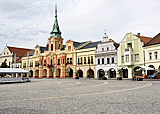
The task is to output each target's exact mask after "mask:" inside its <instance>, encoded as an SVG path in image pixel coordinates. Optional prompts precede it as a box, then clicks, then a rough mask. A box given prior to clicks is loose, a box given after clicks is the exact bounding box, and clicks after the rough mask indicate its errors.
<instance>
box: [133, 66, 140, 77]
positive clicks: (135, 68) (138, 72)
mask: <svg viewBox="0 0 160 114" xmlns="http://www.w3.org/2000/svg"><path fill="white" fill-rule="evenodd" d="M140 69H141V67H140V66H136V67H134V69H133V70H134V75H135V76H140V75H142V70H140Z"/></svg>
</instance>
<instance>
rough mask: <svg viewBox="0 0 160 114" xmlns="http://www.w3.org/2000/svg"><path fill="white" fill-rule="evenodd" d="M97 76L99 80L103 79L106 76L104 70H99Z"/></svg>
mask: <svg viewBox="0 0 160 114" xmlns="http://www.w3.org/2000/svg"><path fill="white" fill-rule="evenodd" d="M97 75H98V78H99V79H101V78H103V77H104V76H105V72H104V70H103V69H99V70H98V71H97Z"/></svg>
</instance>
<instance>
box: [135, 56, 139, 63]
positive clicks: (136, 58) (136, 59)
mask: <svg viewBox="0 0 160 114" xmlns="http://www.w3.org/2000/svg"><path fill="white" fill-rule="evenodd" d="M135 61H136V62H137V61H139V54H135Z"/></svg>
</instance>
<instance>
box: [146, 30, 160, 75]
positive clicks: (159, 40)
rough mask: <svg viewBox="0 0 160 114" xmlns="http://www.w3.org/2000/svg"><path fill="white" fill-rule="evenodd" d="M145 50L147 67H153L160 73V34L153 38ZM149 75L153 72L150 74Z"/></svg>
mask: <svg viewBox="0 0 160 114" xmlns="http://www.w3.org/2000/svg"><path fill="white" fill-rule="evenodd" d="M144 50H145V66H146V67H152V68H154V69H155V70H156V71H158V72H160V33H159V34H157V35H156V36H155V37H153V39H152V40H150V41H149V42H148V43H146V45H145V46H144ZM148 73H149V75H150V74H152V73H153V72H148Z"/></svg>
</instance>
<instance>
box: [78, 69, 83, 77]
mask: <svg viewBox="0 0 160 114" xmlns="http://www.w3.org/2000/svg"><path fill="white" fill-rule="evenodd" d="M77 73H78V76H79V77H80V78H83V71H82V70H81V69H79V70H78V71H77Z"/></svg>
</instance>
